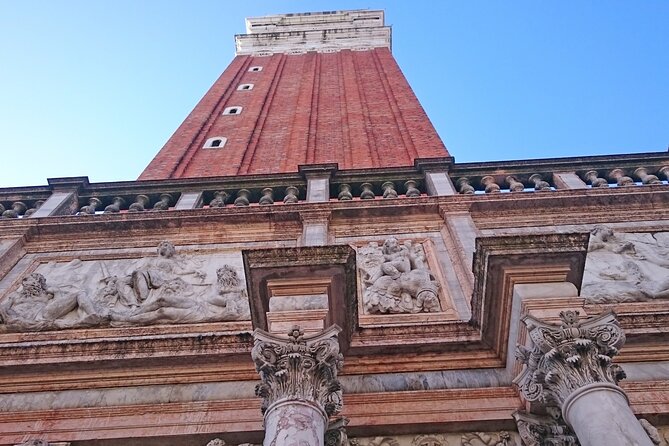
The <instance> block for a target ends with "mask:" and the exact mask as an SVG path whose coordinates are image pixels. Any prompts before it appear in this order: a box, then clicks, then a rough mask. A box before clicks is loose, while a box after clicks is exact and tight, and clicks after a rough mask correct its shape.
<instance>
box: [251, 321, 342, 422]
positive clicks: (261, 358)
mask: <svg viewBox="0 0 669 446" xmlns="http://www.w3.org/2000/svg"><path fill="white" fill-rule="evenodd" d="M339 331H340V329H339V328H338V327H336V326H333V327H330V328H329V329H327V330H325V331H323V332H322V333H320V334H319V335H317V336H314V337H311V338H305V337H304V331H303V330H302V329H301V328H300V327H297V326H296V327H294V328H293V329H291V330H290V332H289V333H288V339H283V338H279V337H277V336H274V335H270V334H269V333H266V332H263V331H261V330H256V331H255V332H254V338H255V343H254V346H253V350H252V351H251V357H252V358H253V362H254V363H255V365H256V370H257V371H258V373H259V374H260V379H261V383H260V384H258V385H257V386H256V395H257V396H259V397H261V398H262V399H263V402H262V412H263V413H265V412H266V411H267V409H268V408H269V407H270V406H271V405H273V404H274V403H276V402H279V401H285V400H302V401H308V402H311V403H315V404H316V405H317V406H318V407H320V408H321V409H322V410H323V411H324V412H325V413H326V414H327V415H328V416H332V415H334V414H336V413H338V412H339V411H340V410H341V406H342V392H341V386H340V384H339V381H338V380H337V372H338V371H339V370H340V369H341V367H342V365H343V356H342V355H341V353H339V343H338V341H337V334H338V333H339Z"/></svg>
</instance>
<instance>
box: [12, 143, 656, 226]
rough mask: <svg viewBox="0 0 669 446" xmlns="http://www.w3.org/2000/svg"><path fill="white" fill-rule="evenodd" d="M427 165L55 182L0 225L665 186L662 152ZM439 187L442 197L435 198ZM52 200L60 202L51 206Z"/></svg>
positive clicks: (17, 194)
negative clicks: (37, 220)
mask: <svg viewBox="0 0 669 446" xmlns="http://www.w3.org/2000/svg"><path fill="white" fill-rule="evenodd" d="M428 161H430V162H429V163H428V164H429V168H423V167H420V163H418V162H417V165H416V167H398V168H387V169H365V170H355V171H353V170H350V171H337V169H336V165H323V167H322V168H320V170H319V168H318V166H316V167H317V168H316V169H312V170H311V171H310V172H308V173H304V172H300V173H295V174H281V175H255V176H248V177H246V176H245V177H225V178H207V179H180V180H156V181H143V182H142V181H134V182H117V183H97V184H89V183H88V179H87V178H85V177H81V178H79V177H76V178H58V179H52V180H49V186H34V187H25V188H6V189H0V219H3V220H6V219H20V218H27V217H30V216H32V215H34V214H35V213H37V214H36V215H35V216H37V217H40V216H49V215H76V216H79V217H86V216H92V215H99V214H136V213H143V212H156V211H170V210H175V209H176V210H184V209H198V208H205V209H216V208H241V207H271V206H283V205H293V204H298V203H305V202H307V201H308V199H307V197H308V196H310V195H309V194H308V193H307V192H309V190H308V189H309V188H310V187H314V188H315V189H313V190H312V192H313V191H314V190H319V191H320V192H319V193H317V194H315V195H314V194H312V195H313V196H314V197H318V198H313V199H312V198H310V199H309V201H313V202H324V201H325V202H330V203H342V204H344V203H346V202H356V201H362V202H364V201H368V202H369V201H388V202H392V200H403V199H414V198H416V197H421V196H427V195H430V194H434V195H439V194H440V195H451V194H454V193H455V194H461V195H468V196H472V197H474V196H476V195H489V196H494V195H496V194H507V193H508V194H520V193H555V192H556V191H559V190H565V189H592V190H613V189H616V188H621V189H627V188H632V187H653V186H656V187H657V186H662V185H666V184H667V183H668V182H669V153H664V152H661V153H648V154H636V155H615V156H595V157H582V158H556V159H543V160H528V161H507V162H489V163H463V164H453V163H452V162H450V161H448V160H447V161H442V159H436V160H428ZM421 162H422V161H421ZM310 167H311V166H310ZM314 172H315V173H314ZM310 175H311V176H310ZM434 175H436V176H434ZM310 178H311V179H310ZM314 178H316V180H314ZM438 181H440V182H441V183H440V185H439V187H440V189H438V191H437V192H435V190H437V189H436V188H435V186H434V184H436V182H438ZM430 182H432V183H430ZM445 183H448V184H446V185H445V186H444V184H445ZM429 184H432V185H433V186H429ZM430 187H432V189H430ZM318 188H320V189H318ZM321 192H322V193H321ZM310 193H311V192H310ZM56 199H58V200H61V201H60V202H57V203H55V202H54V200H56ZM42 206H44V208H43V209H42V210H40V209H41V207H42Z"/></svg>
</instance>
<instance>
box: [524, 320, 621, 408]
mask: <svg viewBox="0 0 669 446" xmlns="http://www.w3.org/2000/svg"><path fill="white" fill-rule="evenodd" d="M560 319H561V320H562V323H561V325H560V326H556V325H552V324H546V323H544V322H542V321H539V320H538V319H535V318H533V317H531V316H525V317H524V318H523V319H522V320H523V322H524V323H525V325H526V326H527V329H528V332H529V336H530V338H531V340H532V342H533V344H534V347H533V348H532V349H528V348H526V347H524V346H518V349H517V351H516V356H517V358H518V359H519V360H521V361H522V362H523V364H524V365H525V367H524V368H523V371H522V372H521V374H520V375H518V377H517V378H516V379H515V380H514V382H515V383H516V384H517V385H518V386H519V387H520V391H521V393H522V395H523V396H524V397H525V399H527V400H528V401H541V402H543V403H544V404H546V405H547V406H552V407H561V406H562V403H563V402H564V401H565V399H566V398H567V397H568V396H569V395H571V394H572V393H573V392H574V391H575V390H577V389H579V388H581V387H583V386H585V385H587V384H593V383H598V382H605V383H610V384H614V385H617V384H618V381H619V380H620V379H623V378H624V377H625V372H624V371H623V370H622V368H621V367H620V366H619V365H617V364H613V363H612V358H613V356H615V355H617V354H618V351H619V349H620V348H621V347H622V345H623V344H624V343H625V334H624V333H623V331H622V329H621V328H620V326H619V325H618V321H617V320H616V318H615V315H614V314H613V313H606V314H604V315H602V316H599V317H596V318H591V319H586V320H583V321H581V320H580V318H579V313H578V311H563V312H561V313H560Z"/></svg>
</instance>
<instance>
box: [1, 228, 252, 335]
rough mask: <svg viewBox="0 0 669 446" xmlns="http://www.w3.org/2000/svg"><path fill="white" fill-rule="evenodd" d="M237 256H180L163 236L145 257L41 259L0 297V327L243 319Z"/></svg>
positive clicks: (244, 307)
mask: <svg viewBox="0 0 669 446" xmlns="http://www.w3.org/2000/svg"><path fill="white" fill-rule="evenodd" d="M235 260H237V261H236V262H235ZM240 260H241V259H235V258H234V257H231V256H229V255H228V256H221V257H216V256H211V255H210V256H201V257H196V256H187V255H182V254H178V253H177V252H176V249H175V247H174V245H172V244H171V243H170V242H167V241H163V242H161V243H160V244H159V245H158V252H157V255H156V256H151V257H145V258H140V259H118V260H90V261H88V260H87V261H82V260H78V259H75V260H73V261H70V262H68V263H56V262H50V263H47V264H42V265H40V266H39V267H38V268H37V270H36V271H35V272H32V273H30V274H28V275H26V276H25V277H23V279H22V282H21V286H20V287H19V289H18V290H16V291H15V292H13V293H11V294H10V295H9V296H7V297H6V298H4V299H2V301H0V318H1V319H2V325H1V326H2V327H4V329H6V330H10V331H41V330H59V329H67V328H80V327H105V326H134V325H152V324H175V323H194V322H214V321H229V320H245V319H249V317H250V314H249V307H248V298H247V294H246V287H245V284H244V281H243V277H240V272H241V271H242V268H241V265H239V266H236V265H235V263H240ZM228 262H230V263H228Z"/></svg>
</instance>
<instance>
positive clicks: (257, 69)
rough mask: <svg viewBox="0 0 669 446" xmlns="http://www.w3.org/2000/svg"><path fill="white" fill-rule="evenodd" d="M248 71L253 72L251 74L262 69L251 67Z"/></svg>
mask: <svg viewBox="0 0 669 446" xmlns="http://www.w3.org/2000/svg"><path fill="white" fill-rule="evenodd" d="M249 71H253V72H258V71H262V67H251V68H249Z"/></svg>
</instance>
